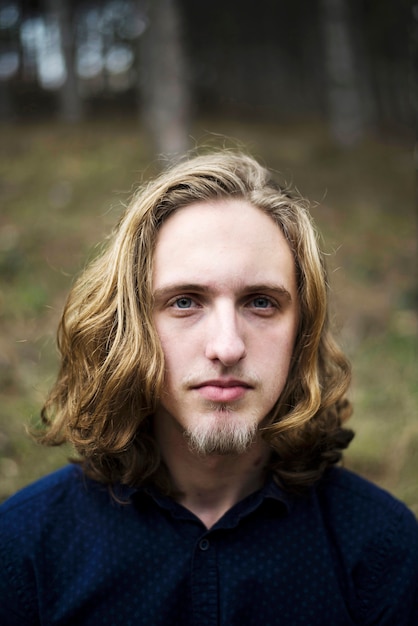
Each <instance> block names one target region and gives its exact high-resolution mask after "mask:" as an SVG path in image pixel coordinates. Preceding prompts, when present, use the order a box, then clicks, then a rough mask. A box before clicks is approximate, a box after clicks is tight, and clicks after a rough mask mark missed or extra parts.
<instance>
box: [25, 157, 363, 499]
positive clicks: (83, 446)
mask: <svg viewBox="0 0 418 626" xmlns="http://www.w3.org/2000/svg"><path fill="white" fill-rule="evenodd" d="M231 197H233V198H238V199H243V200H246V201H248V202H250V203H251V204H252V205H253V206H254V207H258V208H259V209H260V210H262V211H264V212H266V213H267V214H268V215H270V216H271V218H272V219H273V220H274V222H276V224H277V225H278V226H279V228H280V229H281V230H282V232H283V234H284V236H285V238H286V240H287V242H288V244H289V246H290V249H291V250H292V252H293V255H294V260H295V266H296V274H297V283H298V294H299V302H300V323H299V330H298V334H297V338H296V342H295V347H294V354H293V358H292V364H291V368H290V372H289V376H288V380H287V383H286V385H285V388H284V390H283V392H282V394H281V396H280V398H278V400H277V402H276V405H275V407H274V409H273V411H272V412H271V415H270V420H269V423H268V425H267V426H266V427H265V428H264V429H263V432H262V434H263V437H264V438H265V440H266V441H267V442H268V443H269V445H270V446H271V449H272V455H271V467H270V469H271V470H272V471H273V472H274V473H275V476H276V478H277V480H278V481H279V482H280V484H281V485H282V486H283V487H284V488H287V489H292V490H300V489H302V488H305V487H308V486H310V485H312V484H313V483H315V482H316V481H317V480H318V479H319V478H320V477H321V475H322V474H323V472H324V470H325V469H326V468H327V467H328V466H330V465H332V464H335V463H337V462H339V461H340V460H341V457H342V450H343V449H344V448H346V447H347V445H348V444H349V442H350V441H351V438H352V436H353V433H352V431H351V430H348V429H345V428H344V427H343V424H344V422H345V421H346V419H347V418H348V417H349V416H350V413H351V406H350V403H349V401H348V400H347V399H346V397H345V394H346V391H347V387H348V385H349V382H350V365H349V363H348V361H347V359H346V357H345V356H344V354H343V353H342V352H341V350H340V349H339V348H338V346H337V344H336V343H335V341H334V339H333V336H332V333H331V331H330V327H329V319H328V295H327V291H328V283H327V275H326V270H325V264H324V258H323V255H322V253H321V251H320V248H319V245H318V237H317V233H316V230H315V228H314V226H313V223H312V219H311V216H310V212H309V205H308V203H307V201H306V200H304V199H303V198H301V197H300V196H299V194H297V193H296V192H294V191H292V190H290V189H288V188H287V187H284V186H280V184H278V183H277V182H276V180H275V179H274V177H273V175H272V174H271V173H270V171H269V170H268V169H266V168H264V167H262V166H261V165H260V164H259V163H257V162H256V161H255V160H254V159H253V158H251V157H249V156H247V155H244V154H241V153H234V152H229V151H218V152H214V153H212V154H208V155H203V156H197V157H193V158H190V159H188V160H185V161H184V162H181V163H179V164H177V165H175V166H173V167H172V168H171V169H169V170H167V171H165V172H163V173H162V174H161V175H159V176H158V177H157V178H156V179H155V180H153V181H151V182H150V183H148V184H146V185H144V186H143V187H142V188H140V189H139V190H138V192H137V193H136V194H135V195H134V196H133V198H132V200H131V202H130V204H129V206H128V208H127V210H126V212H125V213H124V215H123V216H122V218H121V220H120V221H119V224H118V225H117V227H116V229H115V231H114V232H113V233H112V235H111V236H110V237H109V239H108V241H107V244H106V245H105V247H104V249H103V251H102V253H101V254H100V255H99V257H98V258H96V259H95V260H94V261H93V262H92V263H91V264H90V265H89V266H88V267H87V269H85V270H84V272H83V273H82V274H81V275H80V277H79V278H78V280H77V281H76V283H75V284H74V287H73V289H72V290H71V292H70V294H69V297H68V300H67V302H66V305H65V308H64V311H63V315H62V318H61V321H60V324H59V329H58V348H59V351H60V354H61V366H60V370H59V374H58V377H57V380H56V382H55V385H54V386H53V388H52V389H51V391H50V393H49V395H48V397H47V399H46V402H45V405H44V407H43V409H42V412H41V416H42V422H43V427H42V429H41V430H40V431H39V432H38V433H37V435H36V436H37V438H38V439H39V440H40V441H41V442H42V443H45V444H48V445H60V444H62V443H64V442H69V443H70V444H72V446H73V447H74V448H75V450H76V451H77V453H78V457H79V462H80V463H81V464H82V466H83V468H84V471H85V472H86V473H87V474H88V475H89V476H91V477H93V478H94V479H96V480H99V481H102V482H105V483H108V484H114V483H118V482H119V483H122V484H127V485H131V486H139V485H142V484H145V483H147V482H148V483H149V482H152V483H154V484H157V485H159V486H160V488H161V489H164V490H165V491H166V492H168V493H170V492H171V490H172V486H171V484H170V478H169V475H168V472H167V471H166V468H165V467H164V465H163V463H162V462H161V459H160V455H159V451H158V448H157V446H156V443H155V441H154V438H153V432H152V414H153V412H154V410H155V408H156V406H157V403H158V400H159V397H160V393H161V390H162V388H163V385H164V356H163V353H162V350H161V345H160V342H159V338H158V335H157V333H156V330H155V328H154V325H153V320H152V309H153V300H152V289H151V288H152V285H151V277H152V264H153V251H154V247H155V241H156V237H157V234H158V231H159V228H160V227H161V225H162V224H163V223H164V221H165V220H166V219H167V218H168V217H169V216H170V215H171V214H172V213H173V212H175V211H176V210H178V209H180V208H181V207H184V206H187V205H189V204H191V203H193V202H196V201H199V202H202V201H209V200H211V201H213V200H216V199H223V198H231Z"/></svg>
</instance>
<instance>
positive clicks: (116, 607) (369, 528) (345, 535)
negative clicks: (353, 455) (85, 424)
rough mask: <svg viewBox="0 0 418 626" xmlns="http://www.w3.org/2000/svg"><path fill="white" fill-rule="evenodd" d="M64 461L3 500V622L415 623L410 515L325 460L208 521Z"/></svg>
mask: <svg viewBox="0 0 418 626" xmlns="http://www.w3.org/2000/svg"><path fill="white" fill-rule="evenodd" d="M116 495H117V497H118V499H122V500H125V501H126V503H125V504H121V503H119V502H116V501H115V499H114V498H112V496H111V495H110V493H109V490H108V489H107V488H106V487H104V486H102V485H99V484H97V483H95V482H93V481H90V480H88V479H86V478H85V477H84V475H83V474H82V472H81V470H80V469H79V468H78V467H76V466H72V465H70V466H68V467H66V468H64V469H62V470H60V471H58V472H56V473H54V474H51V475H50V476H47V477H46V478H44V479H42V480H40V481H38V482H37V483H35V484H33V485H31V486H29V487H27V488H26V489H24V490H23V491H21V492H20V493H18V494H16V495H15V496H13V497H12V498H10V499H9V500H8V501H7V502H6V503H4V504H3V505H2V506H1V507H0V624H1V625H2V626H26V625H29V624H30V625H31V626H32V625H35V624H36V625H39V626H40V625H42V626H70V625H71V626H92V625H96V624H97V625H99V624H100V625H101V626H119V625H120V626H145V625H146V626H192V625H193V626H206V625H208V626H209V625H210V626H215V625H217V626H218V625H219V626H221V625H222V626H279V625H280V626H349V625H356V626H359V625H364V626H365V625H374V626H389V625H390V626H417V625H418V526H417V523H416V520H415V518H414V516H413V515H412V513H411V512H410V511H409V510H408V509H407V508H406V507H405V506H404V505H403V504H401V503H400V502H398V501H397V500H395V499H394V498H393V497H391V496H390V495H389V494H387V493H385V492H383V491H381V490H380V489H378V488H377V487H376V486H374V485H372V484H370V483H368V482H367V481H365V480H363V479H361V478H359V477H358V476H356V475H354V474H352V473H350V472H348V471H346V470H344V469H337V468H335V469H332V470H330V471H329V472H328V474H327V475H326V477H325V478H324V479H323V480H322V481H321V483H320V484H319V485H318V486H317V487H316V488H315V489H312V490H311V491H310V492H309V493H308V495H306V496H304V497H292V496H290V495H288V494H286V493H284V492H283V491H281V490H280V489H279V488H278V487H277V485H276V484H275V483H274V482H273V481H270V482H268V483H267V484H266V486H265V487H264V488H263V489H262V490H261V491H259V492H256V493H254V494H252V495H251V496H249V497H247V498H246V499H245V500H243V501H242V502H240V503H238V504H237V505H236V506H234V507H233V508H232V509H231V510H230V511H228V512H227V513H226V514H225V515H224V516H223V518H222V519H221V520H219V522H218V523H217V524H216V525H215V526H214V527H213V528H211V529H210V530H209V531H208V530H206V528H205V527H204V526H203V524H202V523H201V522H200V520H199V519H197V518H196V517H195V516H194V515H193V514H192V513H191V512H190V511H188V510H187V509H185V508H184V507H182V506H181V505H179V504H178V503H176V502H174V501H173V500H171V499H169V498H166V497H163V496H161V495H160V494H159V493H158V492H156V491H154V490H153V489H142V490H133V489H125V488H122V487H118V488H117V489H116Z"/></svg>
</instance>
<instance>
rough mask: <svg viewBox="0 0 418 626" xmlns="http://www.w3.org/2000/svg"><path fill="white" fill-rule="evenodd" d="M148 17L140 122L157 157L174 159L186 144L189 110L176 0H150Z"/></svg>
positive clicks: (142, 51)
mask: <svg viewBox="0 0 418 626" xmlns="http://www.w3.org/2000/svg"><path fill="white" fill-rule="evenodd" d="M142 6H143V3H142V2H141V7H142ZM148 19H149V26H148V28H147V30H146V31H145V33H144V35H143V37H141V38H140V50H139V54H140V71H139V81H140V87H139V88H140V98H141V101H142V122H143V124H144V126H145V129H146V131H147V133H148V135H149V136H150V139H151V142H152V144H153V149H154V150H155V152H156V154H157V156H158V157H163V158H164V159H167V160H168V161H175V160H176V159H177V158H179V157H181V155H182V154H184V153H185V152H186V151H187V149H188V147H189V124H190V111H191V97H190V91H189V89H190V86H189V81H188V77H187V68H186V55H185V51H184V49H183V39H182V34H181V21H180V15H179V11H178V5H177V0H151V2H150V3H149V12H148Z"/></svg>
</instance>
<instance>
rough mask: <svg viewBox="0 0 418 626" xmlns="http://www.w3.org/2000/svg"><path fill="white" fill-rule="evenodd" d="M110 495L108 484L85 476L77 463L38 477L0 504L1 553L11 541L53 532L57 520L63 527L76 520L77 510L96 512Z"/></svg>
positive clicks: (87, 512)
mask: <svg viewBox="0 0 418 626" xmlns="http://www.w3.org/2000/svg"><path fill="white" fill-rule="evenodd" d="M109 498H110V495H109V492H108V489H107V487H106V486H104V485H100V484H99V483H96V482H94V481H91V480H89V479H87V478H86V477H85V475H84V472H83V471H82V470H81V468H80V467H79V466H77V465H67V466H66V467H63V468H62V469H60V470H58V471H56V472H53V473H52V474H49V475H47V476H45V477H44V478H41V479H40V480H38V481H36V482H34V483H33V484H31V485H28V486H27V487H25V488H24V489H22V490H21V491H18V492H17V493H16V494H15V495H13V496H11V497H10V498H9V499H8V500H6V501H5V502H4V503H3V504H2V505H1V506H0V553H1V550H2V548H3V547H4V546H5V545H7V544H9V543H10V542H16V543H17V544H20V543H21V542H23V541H26V542H28V541H29V539H30V541H31V543H35V542H36V539H37V538H38V539H39V536H40V534H42V535H43V536H44V537H45V536H46V535H47V534H48V533H51V535H54V534H56V533H57V522H58V521H59V522H60V523H61V524H62V525H65V526H66V527H71V526H72V525H73V524H75V523H79V519H80V515H79V512H80V511H83V512H84V514H85V516H89V515H91V514H93V513H94V512H96V514H97V515H99V514H100V509H101V507H103V506H106V505H108V502H109ZM84 519H85V518H84ZM61 528H62V526H61Z"/></svg>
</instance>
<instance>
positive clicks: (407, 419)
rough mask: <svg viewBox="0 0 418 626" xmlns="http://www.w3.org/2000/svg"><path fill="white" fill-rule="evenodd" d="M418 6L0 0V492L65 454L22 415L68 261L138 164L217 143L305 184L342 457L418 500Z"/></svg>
mask: <svg viewBox="0 0 418 626" xmlns="http://www.w3.org/2000/svg"><path fill="white" fill-rule="evenodd" d="M417 25H418V4H414V3H413V2H409V1H407V0H397V2H396V3H395V2H393V0H293V1H292V2H288V1H287V0H258V2H257V3H254V2H249V1H247V0H240V2H236V1H235V0H211V1H210V2H209V1H207V0H202V1H201V2H197V1H196V0H149V1H148V2H147V1H145V0H136V1H135V0H108V1H103V2H98V1H94V0H77V1H70V0H43V1H41V0H38V1H37V2H36V1H24V0H21V1H20V2H19V1H18V0H2V1H1V2H0V120H1V121H0V132H1V136H0V281H1V291H0V323H1V329H0V394H1V398H0V499H3V498H5V497H7V496H8V495H9V494H11V493H12V492H14V491H16V490H17V489H18V488H20V487H22V486H23V485H25V484H27V483H28V482H30V481H32V480H34V479H36V478H38V477H39V476H41V475H43V474H45V473H47V472H49V471H51V470H53V469H54V468H56V467H58V466H60V465H62V464H64V463H65V462H66V458H67V456H68V454H69V453H70V451H69V450H65V449H44V448H41V447H39V446H37V445H35V444H34V443H33V442H32V441H31V440H30V438H29V437H28V436H27V435H26V433H25V428H26V427H27V426H28V425H29V424H31V423H36V421H37V420H38V419H39V410H40V408H41V406H42V402H43V399H44V397H45V394H46V391H47V389H48V388H49V387H50V385H51V384H52V382H53V379H54V375H55V373H56V370H57V363H58V359H57V354H56V349H55V331H56V326H57V323H58V319H59V315H60V311H61V309H62V306H63V303H64V300H65V296H66V293H67V292H68V289H69V287H70V285H71V283H72V281H73V279H74V276H75V275H76V273H77V272H78V271H79V270H80V269H81V268H82V267H83V265H84V264H85V263H86V261H87V260H88V259H89V258H92V257H93V256H94V255H95V254H96V251H97V242H99V241H100V240H103V238H104V237H105V236H106V234H107V233H108V232H109V230H110V229H111V228H112V227H113V225H114V224H115V223H116V221H117V219H118V216H119V215H120V213H121V211H122V210H123V206H124V205H125V204H126V202H127V201H128V200H129V197H130V195H131V193H132V192H133V191H134V189H135V187H136V186H137V185H138V184H140V183H141V181H144V180H146V179H147V178H148V177H149V176H152V175H154V174H155V173H156V172H157V171H158V170H159V169H161V167H164V166H165V165H166V164H167V163H168V162H170V161H172V160H174V159H176V158H177V157H178V156H179V155H181V154H182V153H183V152H184V151H185V150H187V149H190V148H198V149H200V150H206V149H207V148H208V147H214V146H227V147H235V148H236V147H242V148H244V149H245V150H246V151H249V152H250V153H252V154H253V155H254V156H256V157H257V158H258V159H260V160H261V161H262V162H264V163H266V164H267V165H269V166H270V167H272V168H274V169H275V170H277V171H278V172H279V173H280V176H281V177H282V178H283V179H284V180H286V181H287V182H290V183H292V184H293V185H295V186H296V187H297V188H298V189H299V190H300V191H301V193H302V194H304V195H306V196H307V197H308V198H310V200H311V201H312V202H313V208H312V212H313V215H314V217H315V220H316V222H317V224H318V226H319V228H320V230H321V232H322V234H323V241H322V247H323V249H324V250H325V252H326V253H327V258H328V265H329V271H330V283H331V290H332V315H333V320H334V323H335V326H336V328H337V329H338V331H339V333H340V339H341V343H342V345H343V347H344V349H345V350H346V351H347V352H348V354H349V356H350V358H351V360H352V362H353V368H354V378H353V384H352V388H351V391H350V396H351V399H352V401H353V403H354V407H355V413H354V416H353V418H352V427H353V428H354V430H355V431H356V433H357V434H356V438H355V440H354V442H353V444H352V446H351V447H350V449H349V451H348V453H347V455H346V460H345V463H346V465H347V466H348V467H350V468H352V469H354V470H356V471H358V472H360V473H361V474H363V475H364V476H366V477H368V478H370V479H372V480H374V481H375V482H377V483H378V484H380V485H382V486H383V487H385V488H387V489H389V490H390V491H391V492H392V493H394V494H395V495H397V496H398V497H399V498H401V499H402V500H404V501H405V502H406V503H407V504H408V505H409V506H410V507H411V508H412V509H413V510H414V511H415V512H416V513H418V375H417V314H418V286H417V256H416V247H417V214H416V192H415V180H414V179H415V164H414V140H415V131H414V127H415V104H416V83H415V79H416V74H415V70H416V67H417V65H418V64H417V63H416V52H417V48H418V34H417Z"/></svg>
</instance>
